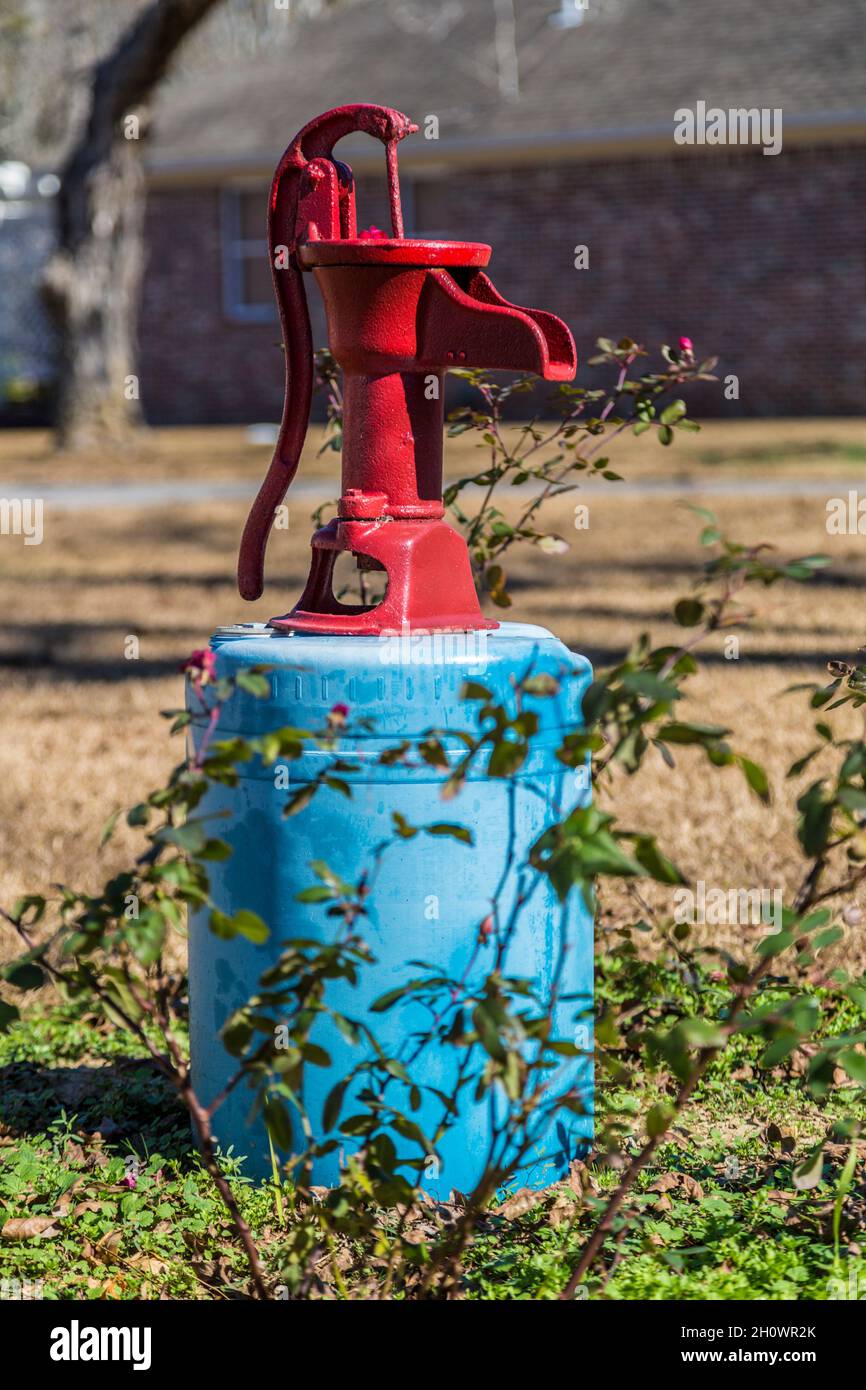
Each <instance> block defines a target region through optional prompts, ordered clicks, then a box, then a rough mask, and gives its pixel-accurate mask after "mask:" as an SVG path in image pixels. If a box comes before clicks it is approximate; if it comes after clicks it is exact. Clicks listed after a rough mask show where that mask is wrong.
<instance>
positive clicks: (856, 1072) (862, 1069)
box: [836, 1047, 866, 1086]
mask: <svg viewBox="0 0 866 1390" xmlns="http://www.w3.org/2000/svg"><path fill="white" fill-rule="evenodd" d="M836 1061H837V1062H838V1063H839V1066H840V1067H842V1069H843V1070H844V1071H846V1072H847V1073H848V1075H849V1076H850V1078H851V1080H852V1081H857V1082H859V1084H860V1085H861V1086H866V1055H864V1054H863V1053H862V1052H856V1051H855V1050H854V1048H853V1047H843V1049H842V1051H841V1052H840V1053H839V1054H838V1056H837V1058H836Z"/></svg>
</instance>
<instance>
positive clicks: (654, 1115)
mask: <svg viewBox="0 0 866 1390" xmlns="http://www.w3.org/2000/svg"><path fill="white" fill-rule="evenodd" d="M675 1118H676V1111H675V1110H674V1107H673V1106H672V1105H668V1104H667V1103H666V1102H664V1101H657V1102H656V1104H655V1105H651V1106H650V1108H649V1110H648V1111H647V1117H646V1132H647V1134H648V1135H649V1137H650V1139H658V1138H659V1136H660V1135H662V1134H664V1133H665V1132H666V1130H668V1129H670V1127H671V1124H672V1122H673V1120H674V1119H675Z"/></svg>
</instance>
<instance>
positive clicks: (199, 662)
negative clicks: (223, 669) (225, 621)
mask: <svg viewBox="0 0 866 1390" xmlns="http://www.w3.org/2000/svg"><path fill="white" fill-rule="evenodd" d="M180 669H181V671H188V672H189V674H190V675H191V676H192V678H193V680H194V681H199V682H200V683H201V684H202V685H206V684H207V682H208V681H211V680H213V679H214V677H215V676H216V657H215V656H214V654H213V652H212V651H211V650H210V648H209V647H202V648H200V649H199V651H196V652H193V653H192V654H191V655H190V656H188V657H187V659H186V661H184V662H183V664H182V665H181V668H180Z"/></svg>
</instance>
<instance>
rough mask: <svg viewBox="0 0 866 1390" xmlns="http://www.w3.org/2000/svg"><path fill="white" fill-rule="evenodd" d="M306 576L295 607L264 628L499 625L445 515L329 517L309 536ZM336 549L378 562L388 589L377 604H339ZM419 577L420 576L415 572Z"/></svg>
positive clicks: (369, 631) (385, 629)
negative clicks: (486, 610) (481, 599)
mask: <svg viewBox="0 0 866 1390" xmlns="http://www.w3.org/2000/svg"><path fill="white" fill-rule="evenodd" d="M312 547H313V562H312V566H311V568H310V577H309V579H308V580H307V587H306V589H305V590H304V592H303V594H302V595H301V598H300V599H299V601H298V603H297V606H296V607H295V608H293V609H292V611H291V613H286V614H284V615H283V616H282V617H281V618H271V620H270V623H269V626H270V627H273V628H276V629H277V630H278V631H284V632H330V633H346V634H347V635H348V634H354V635H356V636H367V637H375V636H378V635H380V634H386V635H387V634H388V633H399V632H402V631H404V630H407V629H408V630H409V631H414V632H419V631H425V632H470V631H474V630H479V629H480V630H483V629H488V630H490V629H492V628H497V627H498V626H499V624H498V623H497V622H496V621H495V620H494V619H492V618H485V617H484V615H483V613H482V612H481V608H480V607H479V604H478V597H477V595H476V592H475V585H474V584H473V582H472V573H471V570H470V565H469V555H468V552H467V550H466V543H465V541H464V540H463V538H462V536H459V535H458V534H457V532H456V531H454V530H452V528H451V527H450V526H448V525H447V524H446V523H445V522H444V521H438V520H424V521H399V520H396V519H394V518H391V517H387V516H380V517H377V518H376V519H375V520H372V521H359V520H348V519H346V518H341V517H338V518H335V519H334V520H333V521H331V522H329V524H328V525H327V526H323V527H322V529H321V530H320V531H317V532H316V534H315V535H314V536H313V540H312ZM341 551H350V552H352V553H353V554H355V555H363V556H366V557H369V558H370V559H371V560H374V561H376V568H381V569H383V570H385V572H386V574H387V576H388V589H387V592H386V594H385V597H384V598H383V599H382V602H381V603H379V604H376V605H375V606H365V605H363V604H348V603H341V602H340V600H339V599H338V598H336V597H335V595H334V591H333V587H332V581H333V575H334V565H335V564H336V561H337V556H338V555H339V554H340V552H341ZM419 576H422V577H421V578H419Z"/></svg>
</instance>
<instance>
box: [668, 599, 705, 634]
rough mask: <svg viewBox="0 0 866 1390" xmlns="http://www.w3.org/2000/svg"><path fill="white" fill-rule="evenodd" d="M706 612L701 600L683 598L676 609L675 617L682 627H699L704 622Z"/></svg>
mask: <svg viewBox="0 0 866 1390" xmlns="http://www.w3.org/2000/svg"><path fill="white" fill-rule="evenodd" d="M705 611H706V610H705V608H704V605H703V604H702V603H701V601H700V599H696V598H681V599H680V601H679V603H677V604H676V605H675V607H674V617H675V618H676V620H677V622H678V623H679V625H680V627H697V626H698V623H700V622H701V621H702V620H703V616H704V613H705Z"/></svg>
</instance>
